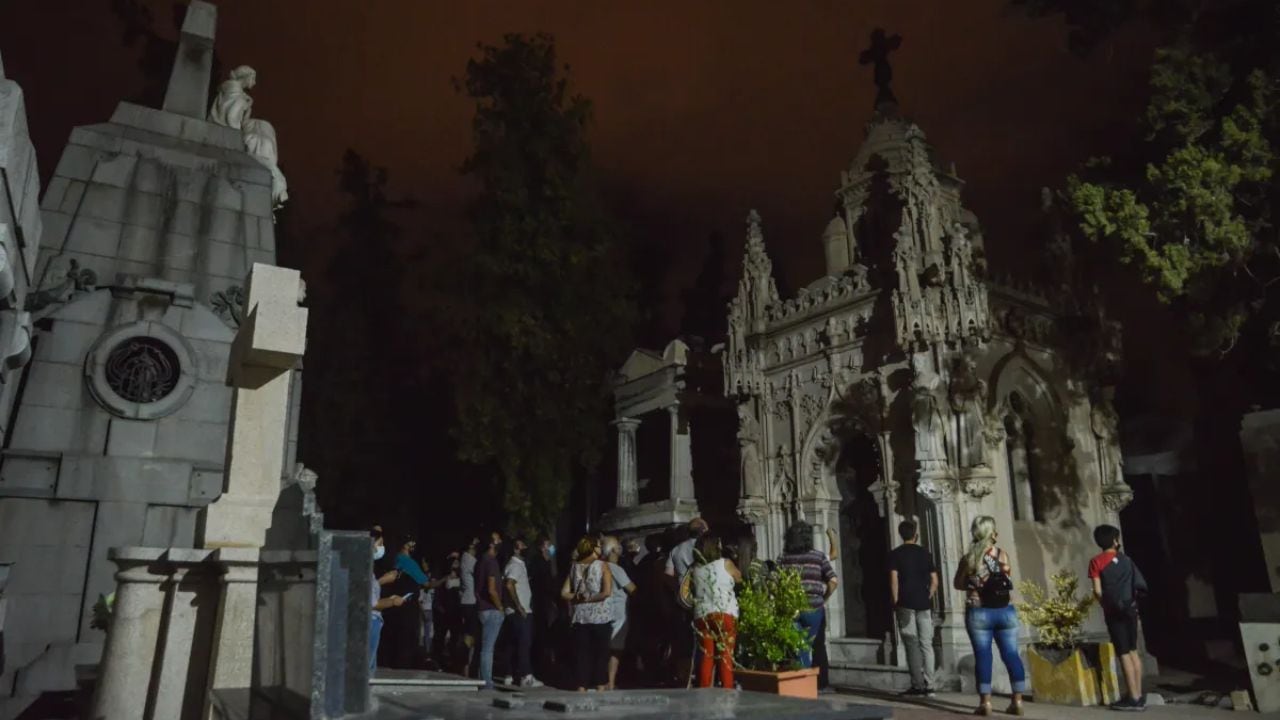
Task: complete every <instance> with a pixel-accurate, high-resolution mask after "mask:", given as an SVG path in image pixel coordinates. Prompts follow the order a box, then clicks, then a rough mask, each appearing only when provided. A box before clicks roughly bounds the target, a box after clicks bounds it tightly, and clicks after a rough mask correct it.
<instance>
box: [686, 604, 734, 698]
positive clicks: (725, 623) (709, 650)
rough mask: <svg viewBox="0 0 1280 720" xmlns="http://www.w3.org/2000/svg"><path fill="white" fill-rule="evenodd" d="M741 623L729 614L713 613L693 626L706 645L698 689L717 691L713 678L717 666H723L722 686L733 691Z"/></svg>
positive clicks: (699, 666) (699, 671)
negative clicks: (735, 656)
mask: <svg viewBox="0 0 1280 720" xmlns="http://www.w3.org/2000/svg"><path fill="white" fill-rule="evenodd" d="M737 620H738V619H737V618H735V617H734V616H732V615H729V614H728V613H711V614H710V615H705V616H703V617H700V618H698V619H697V620H695V621H694V622H693V625H694V627H695V628H697V630H698V640H699V642H701V643H702V662H700V663H698V687H713V686H714V684H715V679H714V677H713V675H714V672H715V668H716V666H719V668H720V686H721V687H725V688H729V689H733V648H734V643H735V642H736V641H737V639H738V622H737Z"/></svg>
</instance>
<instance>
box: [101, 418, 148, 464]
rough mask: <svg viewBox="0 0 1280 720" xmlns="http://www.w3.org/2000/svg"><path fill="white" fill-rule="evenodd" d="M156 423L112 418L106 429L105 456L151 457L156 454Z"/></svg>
mask: <svg viewBox="0 0 1280 720" xmlns="http://www.w3.org/2000/svg"><path fill="white" fill-rule="evenodd" d="M156 430H157V423H155V422H152V421H149V420H125V419H124V418H112V420H111V426H110V427H109V428H108V429H107V454H108V455H115V456H118V457H152V456H154V455H155V454H156V453H155V451H156Z"/></svg>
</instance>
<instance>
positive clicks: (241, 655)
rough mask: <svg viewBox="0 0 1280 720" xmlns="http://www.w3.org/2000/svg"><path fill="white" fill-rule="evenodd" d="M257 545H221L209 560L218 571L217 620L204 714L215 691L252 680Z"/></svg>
mask: <svg viewBox="0 0 1280 720" xmlns="http://www.w3.org/2000/svg"><path fill="white" fill-rule="evenodd" d="M258 553H259V550H258V549H257V548H221V549H219V550H218V551H217V553H215V554H214V556H213V558H212V559H211V562H213V564H214V565H215V566H216V567H217V568H218V572H220V573H221V577H220V578H219V581H220V588H219V592H218V595H219V597H218V620H217V624H216V625H215V626H214V630H213V641H212V642H213V647H211V648H208V651H209V680H208V685H207V687H206V689H205V699H204V707H205V713H204V717H206V718H208V717H211V712H212V707H211V702H212V700H213V691H214V690H223V689H240V688H248V687H250V686H251V685H252V681H253V630H254V621H255V619H256V613H257V596H258Z"/></svg>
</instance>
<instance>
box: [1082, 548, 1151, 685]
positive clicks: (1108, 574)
mask: <svg viewBox="0 0 1280 720" xmlns="http://www.w3.org/2000/svg"><path fill="white" fill-rule="evenodd" d="M1093 541H1094V542H1096V543H1097V544H1098V547H1100V548H1102V552H1101V553H1098V555H1097V556H1095V557H1094V558H1093V560H1091V561H1089V579H1090V580H1092V581H1093V596H1094V598H1096V599H1097V600H1098V604H1099V605H1101V606H1102V614H1103V617H1104V618H1105V619H1106V621H1107V634H1108V635H1110V636H1111V643H1112V644H1113V645H1115V647H1116V656H1117V657H1119V658H1120V666H1121V667H1122V668H1123V669H1124V681H1125V685H1127V686H1128V690H1129V697H1127V698H1125V699H1123V700H1118V701H1116V702H1114V703H1112V704H1111V709H1112V710H1145V709H1146V708H1147V698H1146V696H1145V695H1143V694H1142V659H1141V658H1140V657H1139V656H1138V597H1139V596H1140V595H1145V594H1146V592H1147V581H1146V578H1144V577H1142V571H1141V570H1139V569H1138V566H1137V565H1135V564H1134V562H1133V560H1130V559H1129V556H1128V555H1122V554H1121V553H1120V529H1119V528H1117V527H1114V526H1112V525H1099V526H1098V527H1096V528H1094V530H1093Z"/></svg>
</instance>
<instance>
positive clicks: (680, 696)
mask: <svg viewBox="0 0 1280 720" xmlns="http://www.w3.org/2000/svg"><path fill="white" fill-rule="evenodd" d="M375 696H376V698H377V700H378V715H377V717H378V718H379V719H381V718H386V719H387V720H400V719H401V718H403V719H404V720H408V719H409V718H415V719H421V718H448V719H449V720H480V719H481V718H484V719H486V720H547V719H548V718H563V717H565V716H566V715H569V716H573V717H577V718H593V719H597V718H598V719H599V720H623V719H625V720H633V719H635V720H641V719H651V720H659V719H660V720H695V719H698V720H701V719H703V718H722V719H724V720H884V719H886V718H890V717H892V716H893V715H892V711H891V710H890V709H889V708H887V707H885V706H884V705H882V704H878V703H867V702H863V701H860V700H858V699H855V698H852V697H840V696H831V697H825V698H821V699H818V700H800V699H796V698H785V697H779V696H776V695H766V694H764V693H753V692H741V691H732V690H731V691H726V690H719V689H713V688H705V689H698V690H619V691H615V692H604V693H575V692H565V691H560V690H551V691H543V690H539V691H533V692H500V691H482V692H476V693H456V692H452V693H440V692H423V691H421V690H409V689H407V688H401V689H397V690H391V689H390V688H376V689H375Z"/></svg>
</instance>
